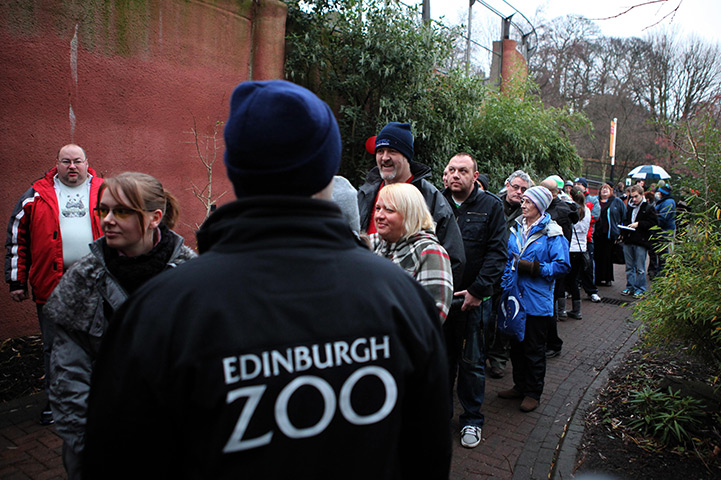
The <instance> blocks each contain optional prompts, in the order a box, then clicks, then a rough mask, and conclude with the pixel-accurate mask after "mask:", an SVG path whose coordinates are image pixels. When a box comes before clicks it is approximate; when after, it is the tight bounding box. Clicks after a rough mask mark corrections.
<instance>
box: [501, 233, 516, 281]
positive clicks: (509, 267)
mask: <svg viewBox="0 0 721 480" xmlns="http://www.w3.org/2000/svg"><path fill="white" fill-rule="evenodd" d="M506 238H507V239H508V241H507V242H506V255H507V259H506V267H505V268H504V270H503V276H502V277H501V289H502V290H505V289H506V288H507V287H508V286H509V285H510V284H511V279H512V278H513V262H514V261H515V255H514V251H513V246H512V244H511V242H515V241H516V239H515V236H514V233H513V232H510V235H508V236H507V237H506Z"/></svg>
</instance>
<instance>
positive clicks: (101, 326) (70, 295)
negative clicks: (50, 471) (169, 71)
mask: <svg viewBox="0 0 721 480" xmlns="http://www.w3.org/2000/svg"><path fill="white" fill-rule="evenodd" d="M95 213H96V214H97V216H98V218H99V220H100V226H101V228H102V230H103V233H104V236H103V237H101V238H99V239H98V240H96V241H95V242H93V243H92V244H91V245H90V252H91V253H90V254H89V255H87V256H85V257H83V258H82V259H80V260H79V261H78V262H76V263H75V264H74V265H73V266H72V267H71V268H70V269H69V270H68V271H67V272H66V273H65V275H63V277H62V279H61V281H60V283H59V284H58V286H57V287H56V288H55V290H54V291H53V293H52V295H51V296H50V298H49V299H48V302H47V303H46V304H45V308H44V312H45V314H46V315H47V316H48V318H49V319H50V320H51V321H53V322H54V323H55V325H56V327H57V335H56V337H55V340H54V343H53V352H52V356H51V360H50V372H51V383H50V395H49V396H50V402H51V404H52V408H53V416H54V419H55V425H56V427H57V430H58V433H59V435H60V436H61V438H62V439H63V463H64V464H65V468H66V470H67V472H68V478H69V479H70V480H74V479H79V478H81V477H82V471H81V468H80V467H81V462H80V461H81V458H82V451H83V448H84V443H85V419H86V414H87V405H88V395H89V391H90V377H91V373H92V366H93V362H94V359H95V357H96V355H97V353H98V349H99V347H100V342H101V340H102V338H103V334H104V333H105V331H106V330H107V328H108V326H109V323H110V322H111V321H112V315H113V313H114V312H115V311H117V310H118V308H120V306H121V305H122V304H123V303H124V302H125V300H126V299H127V298H128V296H129V295H130V294H131V293H133V292H134V291H135V290H137V289H138V288H139V287H140V286H141V285H143V284H144V283H145V282H147V281H148V280H150V279H151V278H152V277H154V276H155V275H157V274H159V273H161V272H162V271H164V270H166V269H169V268H172V267H175V266H177V265H179V264H181V263H183V262H185V261H187V260H190V259H191V258H193V257H195V256H196V254H195V252H193V250H191V249H190V248H188V247H186V246H184V245H183V238H182V237H181V236H179V235H178V234H176V233H175V232H173V231H172V230H171V228H172V227H173V226H174V225H175V223H176V221H177V219H178V203H177V200H176V199H175V197H174V196H173V195H172V194H170V193H169V192H167V191H166V190H165V189H164V188H163V186H162V185H161V184H160V182H159V181H158V180H157V179H155V178H154V177H152V176H150V175H146V174H144V173H135V172H126V173H121V174H120V175H118V176H116V177H112V178H108V179H106V180H105V181H104V182H103V184H102V185H101V186H100V189H99V191H98V203H97V207H96V208H95Z"/></svg>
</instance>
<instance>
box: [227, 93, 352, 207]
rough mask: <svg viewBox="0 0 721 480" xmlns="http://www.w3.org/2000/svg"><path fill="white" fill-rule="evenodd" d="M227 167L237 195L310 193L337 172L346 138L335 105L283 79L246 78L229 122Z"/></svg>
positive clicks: (236, 94)
mask: <svg viewBox="0 0 721 480" xmlns="http://www.w3.org/2000/svg"><path fill="white" fill-rule="evenodd" d="M225 149H226V150H225V166H226V168H227V170H228V178H229V179H230V181H231V182H232V183H233V188H234V189H235V195H236V196H237V197H239V198H240V197H245V196H250V195H275V194H279V195H300V196H310V195H313V194H314V193H318V192H319V191H321V190H322V189H323V188H325V187H326V186H327V185H328V184H329V183H330V182H331V180H332V179H333V176H334V175H335V174H336V173H337V172H338V167H339V165H340V158H341V139H340V131H339V130H338V123H337V122H336V119H335V117H334V116H333V112H332V111H331V109H330V107H328V105H327V104H326V103H325V102H323V101H322V100H321V99H319V98H318V97H317V96H316V95H315V94H314V93H312V92H311V91H309V90H307V89H305V88H303V87H301V86H298V85H295V84H293V83H290V82H286V81H284V80H270V81H264V82H243V83H241V84H240V85H238V86H237V87H236V88H235V90H234V91H233V96H232V97H231V99H230V115H229V117H228V122H227V123H226V124H225Z"/></svg>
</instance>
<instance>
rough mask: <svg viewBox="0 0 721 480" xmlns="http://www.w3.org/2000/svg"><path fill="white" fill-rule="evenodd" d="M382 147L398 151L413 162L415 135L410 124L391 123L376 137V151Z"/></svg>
mask: <svg viewBox="0 0 721 480" xmlns="http://www.w3.org/2000/svg"><path fill="white" fill-rule="evenodd" d="M381 147H389V148H393V149H396V150H398V151H399V152H401V154H402V155H403V156H404V157H406V158H407V159H408V161H409V162H410V161H411V160H413V134H412V133H411V125H410V123H398V122H390V123H388V125H386V126H385V127H383V130H381V133H379V134H378V136H376V151H378V149H379V148H381Z"/></svg>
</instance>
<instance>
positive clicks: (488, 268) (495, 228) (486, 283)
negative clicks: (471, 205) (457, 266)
mask: <svg viewBox="0 0 721 480" xmlns="http://www.w3.org/2000/svg"><path fill="white" fill-rule="evenodd" d="M487 228H488V243H487V244H486V255H485V258H484V259H483V266H481V269H480V270H479V271H478V276H477V277H476V279H475V280H474V282H473V283H472V284H471V285H470V286H469V287H468V292H469V293H470V294H471V295H473V296H474V297H476V298H481V299H482V298H484V297H489V296H491V295H492V294H493V285H495V284H496V282H498V279H499V278H501V276H502V275H503V271H504V268H505V265H506V260H507V259H508V243H507V237H506V233H507V232H506V218H505V216H504V214H503V205H502V204H501V202H494V203H493V208H492V210H491V215H490V216H489V221H488V225H487Z"/></svg>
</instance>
